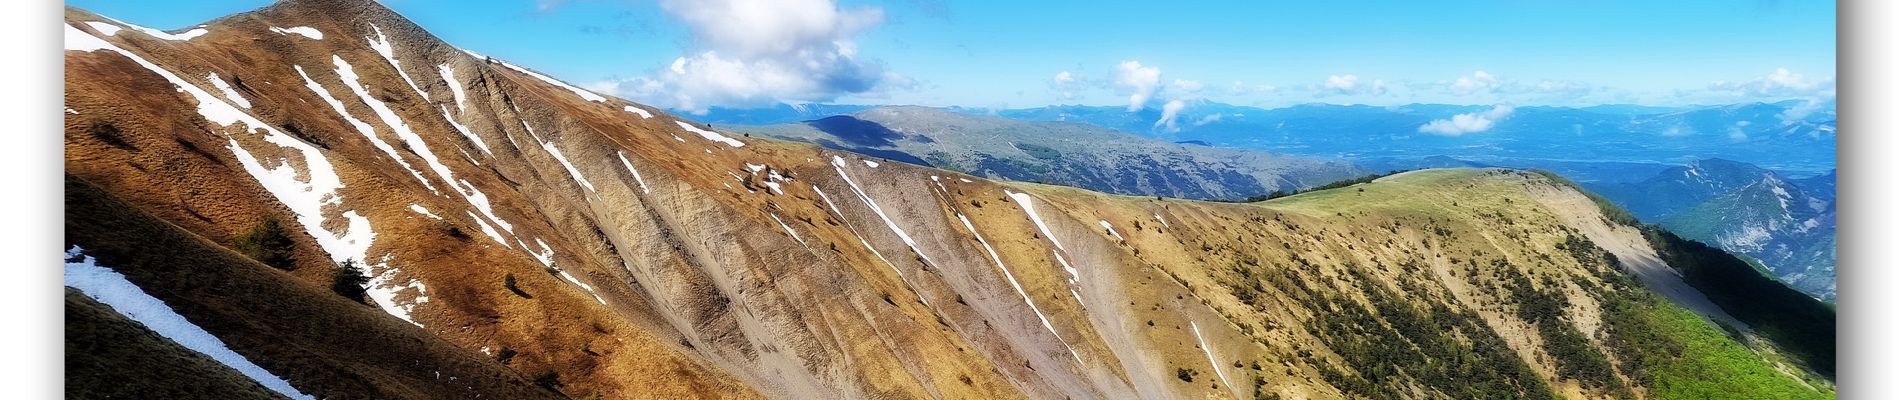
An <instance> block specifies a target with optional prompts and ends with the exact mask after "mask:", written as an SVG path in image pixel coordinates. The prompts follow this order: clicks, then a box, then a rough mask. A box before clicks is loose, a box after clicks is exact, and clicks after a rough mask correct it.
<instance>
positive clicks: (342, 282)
mask: <svg viewBox="0 0 1900 400" xmlns="http://www.w3.org/2000/svg"><path fill="white" fill-rule="evenodd" d="M368 286H369V276H368V275H365V274H364V273H363V268H361V267H358V266H356V260H343V262H340V263H337V264H336V270H335V271H334V272H332V273H331V275H330V291H332V292H336V294H337V295H338V296H343V298H346V299H350V300H353V301H355V302H358V303H363V304H369V300H368V299H367V298H366V297H365V296H364V294H365V293H367V292H368V291H369V289H368Z"/></svg>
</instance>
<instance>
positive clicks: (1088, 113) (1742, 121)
mask: <svg viewBox="0 0 1900 400" xmlns="http://www.w3.org/2000/svg"><path fill="white" fill-rule="evenodd" d="M1799 106H1800V103H1799V102H1782V103H1751V104H1735V105H1723V106H1699V107H1679V108H1672V107H1647V106H1634V105H1604V106H1593V107H1583V108H1574V107H1549V106H1526V107H1517V108H1516V109H1515V110H1514V112H1512V113H1511V114H1510V115H1509V116H1508V117H1506V118H1504V119H1501V120H1498V121H1496V123H1495V125H1494V126H1493V127H1491V128H1490V129H1489V130H1485V131H1481V132H1472V133H1466V134H1463V135H1460V136H1441V135H1433V134H1426V133H1420V132H1419V127H1420V126H1422V125H1425V124H1427V123H1430V122H1431V121H1433V120H1439V119H1449V118H1452V117H1453V116H1455V115H1458V114H1466V113H1478V112H1482V111H1485V110H1488V109H1490V108H1491V107H1490V106H1462V105H1443V104H1408V105H1403V106H1390V107H1380V106H1366V105H1334V104H1303V105H1296V106H1291V107H1285V108H1277V109H1261V108H1254V107H1245V106H1234V105H1228V104H1220V103H1212V102H1202V103H1198V104H1194V105H1191V106H1189V107H1188V108H1187V109H1186V110H1184V111H1182V112H1181V115H1180V116H1178V117H1176V120H1175V122H1174V125H1173V129H1169V128H1168V127H1167V126H1166V125H1162V126H1156V124H1155V122H1156V121H1157V120H1159V119H1160V113H1159V112H1158V111H1155V110H1141V111H1136V112H1129V111H1127V110H1126V109H1125V108H1122V107H1109V106H1049V107H1039V108H1029V109H1015V110H1003V111H999V112H997V114H998V115H1001V116H1004V117H1009V118H1016V119H1024V120H1036V121H1068V122H1076V123H1084V124H1090V125H1097V126H1103V127H1108V128H1113V129H1120V130H1125V131H1130V132H1138V133H1142V134H1144V135H1148V136H1151V137H1155V138H1158V139H1163V140H1170V141H1199V142H1205V143H1209V144H1212V145H1215V146H1221V147H1236V148H1247V149H1259V150H1268V151H1275V152H1280V153H1288V154H1297V155H1305V156H1315V157H1336V158H1344V159H1349V160H1355V161H1363V160H1369V159H1377V158H1389V159H1405V158H1412V159H1418V158H1424V157H1430V156H1453V157H1459V158H1464V159H1470V160H1480V161H1482V160H1484V159H1487V158H1509V159H1544V160H1570V161H1591V162H1605V161H1614V162H1626V163H1648V164H1677V165H1679V164H1682V163H1685V162H1688V161H1689V160H1693V159H1700V158H1724V159H1733V160H1740V161H1745V162H1748V163H1751V164H1756V165H1761V166H1764V167H1768V168H1772V169H1777V170H1790V171H1807V172H1821V171H1826V170H1828V169H1831V168H1833V166H1834V163H1835V159H1834V152H1835V147H1834V138H1835V132H1834V111H1833V109H1832V108H1831V107H1827V108H1824V109H1821V110H1816V111H1814V112H1812V113H1808V114H1807V115H1803V116H1800V118H1794V117H1795V115H1793V114H1798V113H1799V111H1800V110H1798V108H1799Z"/></svg>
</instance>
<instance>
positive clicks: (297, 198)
mask: <svg viewBox="0 0 1900 400" xmlns="http://www.w3.org/2000/svg"><path fill="white" fill-rule="evenodd" d="M66 47H67V49H78V50H83V51H93V50H110V51H113V52H116V53H119V54H120V55H123V56H125V57H126V58H128V59H131V60H132V61H133V62H135V63H138V64H139V65H140V66H143V67H145V68H146V69H148V70H151V71H152V72H153V73H156V74H158V76H160V77H163V78H165V80H167V81H170V82H171V83H172V85H173V86H176V87H177V88H178V90H180V91H183V92H185V93H186V94H189V95H191V96H192V98H194V99H196V100H197V101H198V113H199V115H201V116H203V117H204V118H205V120H206V121H209V122H211V123H213V124H217V125H220V126H226V127H229V126H232V125H238V124H241V125H240V127H242V128H245V130H244V131H245V132H246V133H256V132H257V130H263V131H264V137H263V140H264V141H265V142H268V143H271V144H275V145H278V146H280V147H283V148H287V149H290V150H294V151H296V152H297V153H298V155H300V156H302V159H303V164H304V168H305V171H298V170H297V168H296V166H294V165H292V164H291V163H290V162H289V160H287V159H286V160H272V161H273V162H274V163H275V164H277V165H276V166H275V167H266V166H265V164H264V160H260V159H258V158H257V157H256V156H255V155H253V154H251V152H250V151H249V150H246V149H245V148H244V147H243V146H241V145H239V144H238V141H237V138H236V137H231V136H227V138H226V141H227V144H226V149H228V150H230V151H231V153H232V155H233V156H234V157H235V158H236V159H237V161H238V164H239V165H240V166H242V167H243V168H244V172H245V173H247V174H250V175H251V177H252V178H253V179H256V180H257V183H258V185H259V186H263V187H264V190H265V191H267V192H270V194H271V196H272V197H275V198H277V201H278V202H279V203H282V204H283V205H284V206H285V207H286V208H289V209H290V210H291V212H293V213H295V214H296V216H297V217H296V219H297V223H298V225H302V226H303V227H304V230H305V232H307V233H309V234H310V236H311V237H313V238H316V240H317V246H318V247H320V248H322V249H323V251H324V252H325V253H329V255H330V258H331V260H332V261H335V262H344V261H348V260H360V261H361V262H362V264H363V265H364V267H365V269H366V270H367V271H368V272H370V273H372V274H379V276H383V275H387V274H393V273H395V272H396V270H395V269H393V268H384V265H383V264H382V263H376V262H371V261H369V256H368V254H369V248H370V245H371V244H373V243H374V242H375V239H376V231H375V230H374V229H372V228H371V227H370V223H369V219H368V218H364V217H363V216H362V215H359V214H357V212H356V211H355V210H348V211H342V213H341V214H340V215H339V216H340V217H342V218H343V220H344V224H343V229H344V230H343V233H340V234H339V233H333V232H331V231H330V230H329V229H328V228H325V226H326V225H325V220H326V219H327V218H326V217H325V215H324V208H325V207H326V206H332V205H334V206H337V207H338V208H341V207H342V203H343V198H342V196H341V195H340V194H338V193H337V189H341V188H342V187H343V181H342V180H341V179H340V178H339V177H338V176H337V174H336V169H335V168H333V167H332V166H331V164H330V160H329V158H326V157H325V156H324V155H323V152H322V151H320V150H318V149H317V148H316V147H313V146H311V145H310V144H309V143H305V142H304V141H302V140H298V139H297V138H295V137H292V136H290V135H287V134H284V133H283V132H282V131H279V130H277V128H275V127H273V126H271V125H270V124H266V123H264V122H263V121H261V120H258V119H257V118H256V117H253V116H251V115H250V114H247V113H245V112H244V111H243V110H240V109H238V108H237V107H234V106H232V105H231V104H229V103H226V102H224V101H223V100H220V99H219V98H217V97H216V96H212V95H211V93H210V92H207V91H205V90H204V89H203V88H199V87H198V86H197V85H193V84H192V83H191V82H189V81H186V80H184V79H183V78H179V77H178V75H176V74H173V73H172V72H171V71H169V70H166V69H165V68H163V67H159V66H158V65H157V64H153V63H151V62H150V61H146V60H145V58H143V57H139V56H138V55H137V54H133V53H131V52H128V51H125V50H124V49H120V48H118V47H117V46H113V45H112V44H111V43H107V42H105V41H104V40H100V39H99V38H98V37H95V36H92V35H91V34H87V33H85V32H83V31H80V30H79V29H77V28H74V27H72V26H71V25H67V26H66ZM305 79H306V80H308V77H307V76H306V77H305ZM299 176H305V177H307V178H306V179H307V180H298V179H299ZM379 290H380V289H378V288H375V287H372V288H370V294H371V295H378V294H379V293H378V291H379ZM378 305H379V306H382V307H383V310H384V311H385V312H388V313H390V314H391V315H395V316H396V317H397V318H402V319H403V320H404V321H409V316H408V314H407V313H406V310H403V309H401V308H397V307H394V306H393V302H389V303H379V304H378ZM410 323H414V321H410Z"/></svg>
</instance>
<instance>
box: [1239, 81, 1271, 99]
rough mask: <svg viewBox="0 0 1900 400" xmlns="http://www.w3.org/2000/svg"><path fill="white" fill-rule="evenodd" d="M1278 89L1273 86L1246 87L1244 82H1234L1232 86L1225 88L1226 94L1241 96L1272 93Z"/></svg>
mask: <svg viewBox="0 0 1900 400" xmlns="http://www.w3.org/2000/svg"><path fill="white" fill-rule="evenodd" d="M1279 89H1280V88H1277V87H1273V85H1266V84H1261V85H1252V86H1248V85H1247V83H1246V82H1241V81H1234V84H1233V85H1230V86H1228V87H1227V94H1230V95H1235V96H1243V95H1249V94H1258V93H1273V91H1275V90H1279Z"/></svg>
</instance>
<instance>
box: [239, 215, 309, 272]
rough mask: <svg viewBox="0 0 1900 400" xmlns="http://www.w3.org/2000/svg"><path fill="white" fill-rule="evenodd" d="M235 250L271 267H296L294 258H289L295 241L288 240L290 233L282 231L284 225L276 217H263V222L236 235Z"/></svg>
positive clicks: (291, 268)
mask: <svg viewBox="0 0 1900 400" xmlns="http://www.w3.org/2000/svg"><path fill="white" fill-rule="evenodd" d="M236 245H237V246H236V247H237V251H238V252H239V253H244V256H245V257H250V258H251V259H252V260H257V262H260V263H264V265H269V266H271V268H276V269H281V270H285V271H291V270H296V269H297V263H296V260H294V259H292V258H291V250H292V249H293V248H294V247H295V246H296V245H297V242H294V241H291V240H290V234H288V233H286V232H284V226H283V224H281V223H278V222H277V218H274V217H265V218H264V221H263V222H260V223H258V224H257V226H256V227H252V228H251V230H250V231H247V232H244V233H243V234H241V235H238V237H237V243H236Z"/></svg>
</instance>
